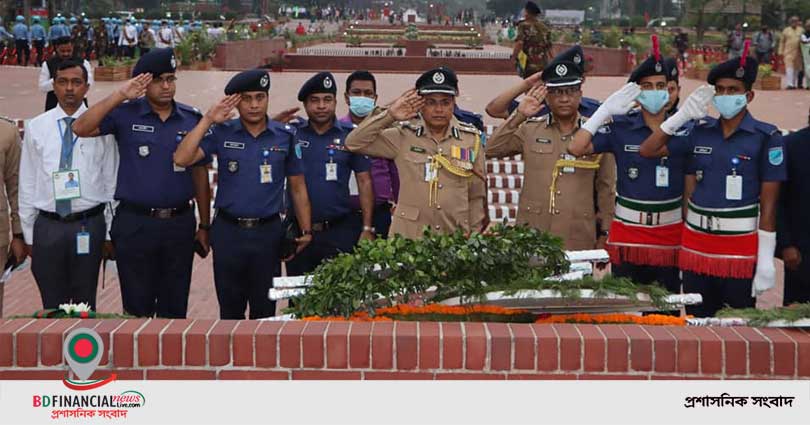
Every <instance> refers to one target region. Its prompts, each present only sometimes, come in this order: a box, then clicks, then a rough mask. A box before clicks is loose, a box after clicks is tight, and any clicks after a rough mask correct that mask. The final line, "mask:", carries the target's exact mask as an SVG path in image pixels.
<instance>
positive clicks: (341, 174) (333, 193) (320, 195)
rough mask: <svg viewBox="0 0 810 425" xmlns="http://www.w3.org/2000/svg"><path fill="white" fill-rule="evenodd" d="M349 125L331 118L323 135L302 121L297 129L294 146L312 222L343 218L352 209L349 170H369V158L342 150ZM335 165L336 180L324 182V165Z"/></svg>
mask: <svg viewBox="0 0 810 425" xmlns="http://www.w3.org/2000/svg"><path fill="white" fill-rule="evenodd" d="M352 128H353V126H352V125H351V124H343V123H341V122H339V121H338V120H335V124H334V125H333V127H332V128H330V129H329V130H328V131H327V132H326V133H324V134H321V135H319V134H317V133H316V132H315V131H313V130H312V128H311V127H310V126H309V122H308V121H304V122H303V123H302V124H301V125H300V126H299V128H298V134H297V136H296V137H297V145H298V148H299V149H300V150H301V156H302V159H303V161H304V175H305V177H306V182H307V192H308V193H309V202H310V203H311V204H312V222H313V223H319V222H322V221H326V220H332V219H336V218H340V217H343V216H345V215H347V214H349V213H351V212H352V211H353V209H352V205H351V201H350V197H349V178H350V176H351V172H352V171H354V172H355V173H361V172H365V171H369V170H371V161H370V160H369V159H368V157H366V156H364V155H359V154H354V153H351V152H349V150H348V149H346V144H345V140H346V136H347V135H348V134H349V132H351V131H352ZM330 163H333V164H337V180H334V181H327V177H328V176H327V171H326V170H327V164H330Z"/></svg>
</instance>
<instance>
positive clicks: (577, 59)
mask: <svg viewBox="0 0 810 425" xmlns="http://www.w3.org/2000/svg"><path fill="white" fill-rule="evenodd" d="M580 62H582V57H580V56H579V55H578V54H576V55H574V63H575V64H577V65H579V64H580Z"/></svg>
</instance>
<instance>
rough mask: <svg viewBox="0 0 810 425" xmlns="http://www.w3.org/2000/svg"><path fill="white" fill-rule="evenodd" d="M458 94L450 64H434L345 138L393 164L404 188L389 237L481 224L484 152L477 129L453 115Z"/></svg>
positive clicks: (473, 227)
mask: <svg viewBox="0 0 810 425" xmlns="http://www.w3.org/2000/svg"><path fill="white" fill-rule="evenodd" d="M457 95H458V79H457V78H456V75H455V73H454V72H453V71H452V70H450V69H448V68H443V67H442V68H437V69H433V70H430V71H428V72H426V73H424V74H422V76H420V77H419V79H418V80H417V81H416V88H415V89H411V90H408V91H407V92H405V93H404V94H403V95H402V96H401V97H400V98H399V99H397V100H396V101H395V102H394V103H393V104H392V105H391V107H390V108H389V109H388V110H386V111H383V112H381V113H378V114H376V115H374V116H372V117H369V118H367V119H366V120H365V121H363V123H362V124H361V125H360V126H359V127H357V128H356V129H355V130H354V131H352V132H351V133H350V134H349V136H348V137H347V138H346V146H347V147H348V148H349V149H350V150H352V151H356V152H360V153H362V154H365V155H370V156H374V157H381V158H388V159H393V160H394V161H395V163H396V166H397V169H398V170H399V178H400V181H401V188H402V189H401V190H400V194H399V203H398V204H397V207H396V210H395V212H394V218H393V222H392V224H391V230H390V232H389V234H390V235H395V234H399V235H402V236H404V237H407V238H413V239H418V238H421V237H422V232H423V229H424V227H425V226H429V227H430V229H431V230H432V231H434V232H439V233H450V232H453V231H455V230H457V229H461V230H463V231H465V232H472V231H481V230H482V225H483V223H484V216H485V214H486V210H485V207H484V206H485V200H486V196H487V187H486V180H485V179H486V176H485V173H486V171H485V167H484V152H483V149H482V148H481V139H480V132H479V131H478V130H477V129H476V128H475V127H474V126H472V125H470V124H466V123H462V122H459V121H458V120H457V119H456V118H455V117H454V116H453V108H454V106H455V103H456V96H457ZM398 121H399V122H398Z"/></svg>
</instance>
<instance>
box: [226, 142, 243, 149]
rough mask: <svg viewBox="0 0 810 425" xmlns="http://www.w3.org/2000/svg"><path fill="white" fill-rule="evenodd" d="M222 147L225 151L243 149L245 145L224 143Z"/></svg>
mask: <svg viewBox="0 0 810 425" xmlns="http://www.w3.org/2000/svg"><path fill="white" fill-rule="evenodd" d="M223 145H224V146H225V149H242V150H244V149H245V144H244V143H239V142H225V143H224V144H223Z"/></svg>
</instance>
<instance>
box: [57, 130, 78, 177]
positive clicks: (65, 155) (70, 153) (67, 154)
mask: <svg viewBox="0 0 810 425" xmlns="http://www.w3.org/2000/svg"><path fill="white" fill-rule="evenodd" d="M56 125H57V126H58V127H59V139H62V138H64V137H65V133H64V132H63V131H62V120H61V119H58V120H56ZM78 140H79V136H76V135H74V136H73V141H72V142H71V143H70V150H69V151H67V152H61V157H62V158H63V159H65V160H64V161H60V162H64V163H65V167H67V168H70V164H67V159H68V158H71V159H72V157H73V148H74V147H75V146H76V141H78ZM64 142H65V141H64V140H62V144H64ZM71 162H72V160H71Z"/></svg>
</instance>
